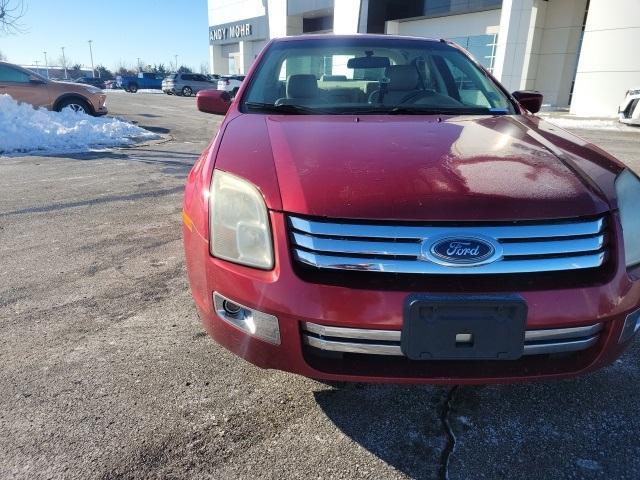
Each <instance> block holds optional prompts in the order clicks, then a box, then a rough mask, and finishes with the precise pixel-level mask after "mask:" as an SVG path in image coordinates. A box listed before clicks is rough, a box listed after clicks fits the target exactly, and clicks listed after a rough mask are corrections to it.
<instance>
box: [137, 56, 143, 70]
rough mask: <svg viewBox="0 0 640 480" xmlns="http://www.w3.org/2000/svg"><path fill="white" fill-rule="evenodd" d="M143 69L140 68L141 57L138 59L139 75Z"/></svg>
mask: <svg viewBox="0 0 640 480" xmlns="http://www.w3.org/2000/svg"><path fill="white" fill-rule="evenodd" d="M141 71H142V69H141V68H140V57H138V73H140V72H141Z"/></svg>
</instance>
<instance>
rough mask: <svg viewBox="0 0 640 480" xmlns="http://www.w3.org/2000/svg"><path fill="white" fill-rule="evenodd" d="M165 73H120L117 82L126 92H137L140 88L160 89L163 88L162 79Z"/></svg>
mask: <svg viewBox="0 0 640 480" xmlns="http://www.w3.org/2000/svg"><path fill="white" fill-rule="evenodd" d="M163 78H164V75H162V74H161V73H144V72H140V73H138V75H118V76H117V77H116V84H117V85H118V87H120V88H122V89H124V90H125V91H126V92H131V93H136V92H137V91H138V90H140V89H141V88H142V89H145V90H160V89H161V88H162V79H163Z"/></svg>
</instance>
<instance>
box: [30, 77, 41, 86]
mask: <svg viewBox="0 0 640 480" xmlns="http://www.w3.org/2000/svg"><path fill="white" fill-rule="evenodd" d="M29 83H33V84H34V85H42V84H43V83H44V82H43V81H42V80H41V79H39V78H38V77H29Z"/></svg>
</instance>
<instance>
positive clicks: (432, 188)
mask: <svg viewBox="0 0 640 480" xmlns="http://www.w3.org/2000/svg"><path fill="white" fill-rule="evenodd" d="M541 102H542V96H541V95H540V94H539V93H538V92H535V91H518V92H514V93H509V92H508V91H506V90H505V88H504V87H503V86H501V85H500V84H499V83H498V82H497V81H496V80H495V79H494V78H493V77H492V76H491V74H490V73H489V72H488V71H487V70H486V69H485V68H484V67H482V66H481V65H480V64H479V63H478V62H476V60H474V59H473V58H472V57H470V56H469V55H468V54H467V53H466V52H465V51H463V50H462V49H460V48H458V47H457V46H456V45H454V44H452V43H449V42H446V41H441V40H427V39H423V38H406V37H391V36H375V35H371V36H367V35H364V36H300V37H293V38H286V39H280V40H274V41H272V42H271V43H270V44H269V45H268V46H267V47H265V49H264V51H263V52H262V53H261V54H260V56H259V57H258V58H257V59H256V61H255V64H254V66H253V68H252V71H251V72H250V73H249V75H248V76H247V79H246V80H245V82H244V83H243V86H242V87H241V88H240V91H239V92H238V94H237V95H236V96H235V98H234V99H233V100H231V98H230V96H229V94H228V92H224V91H215V90H208V91H202V92H200V93H199V94H198V98H197V104H198V107H199V109H200V110H202V111H205V112H209V113H226V117H225V119H224V121H223V122H222V126H221V127H220V130H219V132H218V134H217V135H216V137H215V138H214V139H213V141H212V142H211V144H210V145H209V146H208V148H207V149H206V150H205V152H204V153H203V154H202V156H201V157H200V159H199V160H198V161H197V162H196V164H195V165H194V167H193V170H192V171H191V173H190V175H189V178H188V182H187V186H186V192H185V199H184V208H183V223H184V227H183V230H184V245H185V251H186V258H187V268H188V275H189V281H190V284H191V290H192V293H193V297H194V299H195V303H196V306H197V310H198V312H199V315H200V317H201V319H202V322H203V324H204V326H205V328H206V330H207V331H208V333H209V334H210V335H211V336H212V337H213V338H214V339H215V340H216V341H217V342H219V343H220V344H222V345H223V346H224V347H226V348H227V349H229V350H231V351H232V352H234V353H235V354H237V355H239V356H240V357H243V358H244V359H246V360H248V361H249V362H252V363H254V364H256V365H259V366H260V367H264V368H273V369H280V370H285V371H289V372H293V373H297V374H301V375H305V376H309V377H313V378H317V379H323V380H329V381H373V382H375V381H378V382H412V383H490V382H516V381H526V380H533V379H551V378H561V377H568V376H573V375H577V374H583V373H586V372H589V371H593V370H595V369H597V368H600V367H602V366H604V365H607V364H608V363H610V362H612V361H613V360H615V359H616V358H617V357H618V356H620V355H621V353H622V352H623V351H624V350H625V348H626V347H627V346H628V345H629V343H630V342H631V340H632V339H633V337H634V335H635V334H636V332H637V331H638V329H639V327H640V215H638V208H639V206H640V180H639V179H638V177H637V176H636V175H635V174H634V173H633V172H632V171H631V170H629V169H627V168H625V167H624V165H623V164H621V163H620V162H618V161H617V160H616V159H614V158H613V157H611V156H610V155H608V154H607V153H605V152H604V151H602V150H600V149H599V148H597V147H595V146H594V145H592V144H590V143H588V142H585V141H584V140H582V139H580V138H578V137H575V136H573V135H571V134H570V133H568V132H565V131H564V130H562V129H559V128H557V127H555V126H553V125H551V124H549V123H546V122H545V121H543V120H541V119H540V118H538V117H537V116H535V115H534V113H535V112H537V111H538V109H539V108H540V105H541Z"/></svg>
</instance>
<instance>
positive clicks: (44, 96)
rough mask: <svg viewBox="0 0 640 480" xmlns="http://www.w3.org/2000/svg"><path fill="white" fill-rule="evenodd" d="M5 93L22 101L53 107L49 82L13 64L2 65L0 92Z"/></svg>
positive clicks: (38, 105) (0, 67)
mask: <svg viewBox="0 0 640 480" xmlns="http://www.w3.org/2000/svg"><path fill="white" fill-rule="evenodd" d="M3 93H6V94H8V95H10V96H11V97H13V98H14V99H15V100H17V101H18V102H21V103H29V104H31V105H33V106H36V107H45V108H51V99H50V96H49V89H48V87H47V83H46V82H45V81H44V80H41V79H40V78H39V77H38V76H37V75H34V74H30V73H29V72H28V71H27V70H23V69H21V68H16V67H14V66H12V65H6V64H2V65H0V94H3Z"/></svg>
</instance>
